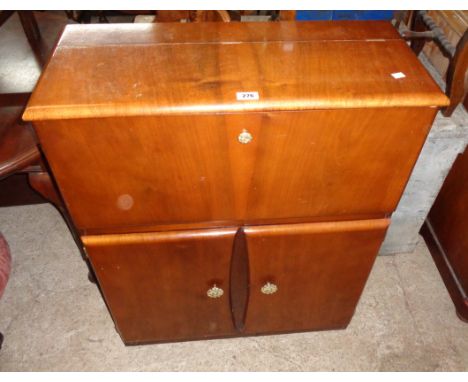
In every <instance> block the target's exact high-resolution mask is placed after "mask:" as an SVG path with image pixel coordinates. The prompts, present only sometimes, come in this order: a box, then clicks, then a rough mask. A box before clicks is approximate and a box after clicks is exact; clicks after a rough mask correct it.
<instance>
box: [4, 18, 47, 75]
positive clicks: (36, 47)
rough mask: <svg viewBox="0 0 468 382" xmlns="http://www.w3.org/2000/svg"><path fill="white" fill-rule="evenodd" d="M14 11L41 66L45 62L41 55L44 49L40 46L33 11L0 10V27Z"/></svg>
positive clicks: (39, 35)
mask: <svg viewBox="0 0 468 382" xmlns="http://www.w3.org/2000/svg"><path fill="white" fill-rule="evenodd" d="M15 12H18V16H19V19H20V21H21V25H22V26H23V30H24V33H25V35H26V37H27V39H28V42H29V45H30V46H31V49H32V51H33V52H34V55H35V57H36V59H37V62H38V63H39V64H40V65H41V66H43V65H44V64H45V59H46V57H44V55H43V53H44V49H43V47H42V37H41V32H40V30H39V27H38V25H37V21H36V17H35V16H34V12H33V11H0V28H1V26H2V25H3V24H4V23H5V22H6V21H7V20H8V19H9V18H10V17H11V16H13V14H14V13H15Z"/></svg>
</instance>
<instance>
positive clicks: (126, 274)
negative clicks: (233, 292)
mask: <svg viewBox="0 0 468 382" xmlns="http://www.w3.org/2000/svg"><path fill="white" fill-rule="evenodd" d="M235 233H236V229H231V228H226V229H221V230H212V231H209V230H208V231H184V232H177V233H152V234H129V235H106V236H85V237H83V243H84V244H85V247H86V251H87V253H88V255H89V258H90V260H91V264H92V266H93V268H94V271H95V274H96V277H97V279H98V281H99V284H100V286H101V288H102V292H103V295H104V297H105V299H106V302H107V304H108V306H109V309H110V311H111V314H112V317H113V319H114V322H115V324H116V327H117V330H118V331H119V333H120V335H121V337H122V339H123V341H124V342H125V343H126V344H132V343H140V342H149V341H169V340H172V341H173V340H184V339H194V338H210V337H219V336H225V335H230V334H233V333H234V332H235V328H234V325H233V321H232V317H231V310H230V304H229V295H230V290H229V269H230V259H231V251H232V246H233V239H234V235H235ZM214 284H216V285H217V286H218V287H220V288H222V289H223V290H224V294H223V296H221V297H220V298H209V297H208V296H207V290H208V289H209V288H211V287H212V286H213V285H214Z"/></svg>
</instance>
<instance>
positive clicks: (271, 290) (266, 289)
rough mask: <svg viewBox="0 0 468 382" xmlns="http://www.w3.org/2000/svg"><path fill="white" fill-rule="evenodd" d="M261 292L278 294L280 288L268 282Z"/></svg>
mask: <svg viewBox="0 0 468 382" xmlns="http://www.w3.org/2000/svg"><path fill="white" fill-rule="evenodd" d="M260 290H261V291H262V293H263V294H273V293H276V292H278V286H277V285H275V284H273V283H270V282H267V283H266V284H265V285H264V286H262V288H261V289H260Z"/></svg>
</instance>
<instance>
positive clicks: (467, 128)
mask: <svg viewBox="0 0 468 382" xmlns="http://www.w3.org/2000/svg"><path fill="white" fill-rule="evenodd" d="M453 12H456V13H453ZM418 14H419V13H415V11H411V12H410V13H409V14H407V15H406V17H402V15H400V16H399V17H397V19H398V20H399V22H401V21H404V19H405V18H406V21H404V22H405V23H407V24H408V27H405V26H404V25H400V28H399V29H400V31H403V34H404V35H406V37H407V38H409V39H410V40H411V41H412V45H413V49H416V48H417V49H416V50H417V51H420V49H421V48H422V45H423V44H424V41H425V40H424V39H425V38H426V37H431V36H432V38H433V37H434V36H435V32H434V31H425V32H417V33H413V32H410V31H411V30H412V29H415V28H414V20H415V19H416V16H417V15H418ZM423 14H424V13H423ZM429 15H432V16H433V17H434V19H435V20H437V22H438V24H439V25H440V28H441V29H443V33H444V34H445V35H446V36H447V39H448V40H449V43H450V44H458V47H460V46H461V43H460V37H461V36H462V35H463V33H466V32H465V31H466V28H467V25H468V24H467V23H465V22H464V21H463V19H462V18H461V17H460V13H459V11H431V12H429ZM429 20H430V19H427V17H426V22H429ZM444 20H445V21H444ZM451 20H459V21H460V22H459V23H457V24H456V25H455V22H452V21H451ZM432 24H433V23H432V21H431V25H432ZM452 24H453V26H452ZM397 25H399V23H397ZM437 35H439V36H440V35H442V32H440V31H438V32H437ZM457 36H458V37H457ZM439 40H440V38H439ZM436 41H437V40H436ZM434 44H435V42H434V41H431V42H428V43H426V46H425V48H424V50H423V52H424V54H420V55H419V59H420V60H421V61H422V62H423V63H424V64H425V65H426V67H427V68H429V70H430V72H431V74H432V77H433V78H434V80H435V81H436V82H437V83H438V85H439V86H440V87H441V88H442V89H444V88H446V85H445V81H444V80H443V78H442V77H443V74H444V71H443V70H441V69H443V68H444V67H443V61H442V59H443V60H445V61H446V66H445V70H446V69H447V67H448V66H449V60H448V59H446V58H443V57H440V51H441V49H440V48H438V47H437V46H435V45H434ZM439 44H440V42H439ZM445 45H447V43H446V44H445ZM431 46H433V47H432V48H431ZM429 48H430V50H428V49H429ZM442 51H443V49H442ZM436 53H437V54H436ZM425 54H428V56H429V58H430V59H431V60H432V63H434V64H437V66H438V70H436V69H435V68H434V67H433V66H432V64H431V62H429V60H428V58H426V56H425ZM458 62H459V63H460V61H458ZM456 66H457V67H458V68H461V66H460V65H456ZM464 70H465V72H466V67H465V69H464ZM452 78H453V77H452ZM449 81H450V79H449ZM452 83H453V81H452ZM458 84H459V85H462V86H461V87H460V86H459V87H458V88H459V89H461V88H463V80H461V81H460V80H459V82H458ZM452 101H453V99H452ZM453 105H454V104H453V102H452V106H453ZM445 112H447V109H446V110H445ZM467 143H468V114H467V113H466V111H465V109H464V107H463V106H462V105H461V106H460V107H458V108H456V109H455V110H454V112H453V113H452V114H451V116H450V117H449V118H444V117H443V115H442V113H439V114H438V115H437V117H436V119H435V122H434V126H433V128H432V129H431V132H430V133H429V136H428V139H427V140H426V143H425V144H424V147H423V149H422V151H421V154H420V156H419V158H418V161H417V163H416V165H415V167H414V169H413V172H412V174H411V177H410V180H409V181H408V184H407V186H406V189H405V192H404V194H403V196H402V198H401V200H400V202H399V204H398V207H397V209H396V211H395V213H394V214H393V216H392V223H391V225H390V227H389V229H388V232H387V236H386V238H385V241H384V243H383V245H382V247H381V249H380V253H381V254H394V253H410V252H413V250H414V249H415V247H416V245H417V244H418V242H419V241H420V235H419V231H420V229H421V227H422V225H423V223H424V220H425V219H426V217H427V215H428V213H429V210H430V209H431V206H432V204H433V203H434V200H435V198H436V196H437V194H438V193H439V191H440V189H441V187H442V184H443V182H444V180H445V177H446V176H447V174H448V172H449V170H450V168H451V167H452V165H453V162H454V161H455V159H456V157H457V156H458V155H459V154H460V153H462V152H463V151H464V150H465V147H466V145H467Z"/></svg>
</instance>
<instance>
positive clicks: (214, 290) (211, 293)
mask: <svg viewBox="0 0 468 382" xmlns="http://www.w3.org/2000/svg"><path fill="white" fill-rule="evenodd" d="M206 294H207V296H208V297H209V298H219V297H221V296H222V295H223V294H224V291H223V290H222V289H221V288H218V287H217V286H216V284H214V285H213V286H212V287H211V288H210V289H208V291H207V292H206Z"/></svg>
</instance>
